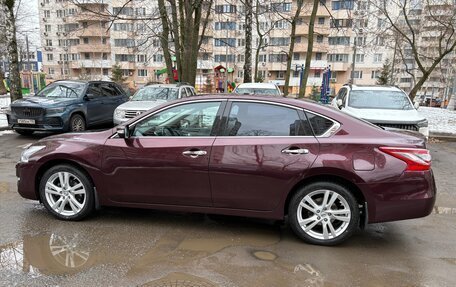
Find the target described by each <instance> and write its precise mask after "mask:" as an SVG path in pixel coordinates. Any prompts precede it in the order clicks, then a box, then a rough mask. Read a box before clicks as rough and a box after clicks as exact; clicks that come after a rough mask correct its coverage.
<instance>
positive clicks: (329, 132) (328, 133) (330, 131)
mask: <svg viewBox="0 0 456 287" xmlns="http://www.w3.org/2000/svg"><path fill="white" fill-rule="evenodd" d="M304 111H305V112H306V113H310V114H314V115H316V116H319V117H322V118H325V119H327V120H330V121H332V122H333V124H332V126H331V127H329V128H328V129H327V130H326V132H324V133H323V134H322V135H319V136H315V137H316V138H329V137H331V136H333V135H334V134H335V133H337V132H338V131H339V129H340V127H341V124H340V123H339V122H338V121H336V120H334V119H332V118H330V117H327V116H325V115H322V114H320V113H316V112H314V111H309V110H308V109H304Z"/></svg>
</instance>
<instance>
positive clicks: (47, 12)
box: [44, 10, 51, 18]
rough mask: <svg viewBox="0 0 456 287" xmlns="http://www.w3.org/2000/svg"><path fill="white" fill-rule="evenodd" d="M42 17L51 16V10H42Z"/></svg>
mask: <svg viewBox="0 0 456 287" xmlns="http://www.w3.org/2000/svg"><path fill="white" fill-rule="evenodd" d="M44 18H51V11H49V10H44Z"/></svg>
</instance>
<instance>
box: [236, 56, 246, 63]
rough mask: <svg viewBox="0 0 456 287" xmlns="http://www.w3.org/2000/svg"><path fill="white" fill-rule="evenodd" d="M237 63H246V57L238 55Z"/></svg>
mask: <svg viewBox="0 0 456 287" xmlns="http://www.w3.org/2000/svg"><path fill="white" fill-rule="evenodd" d="M237 61H238V62H244V61H245V55H243V54H238V55H237Z"/></svg>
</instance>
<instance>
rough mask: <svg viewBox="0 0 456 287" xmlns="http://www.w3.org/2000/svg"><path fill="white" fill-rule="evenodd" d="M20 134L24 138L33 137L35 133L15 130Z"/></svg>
mask: <svg viewBox="0 0 456 287" xmlns="http://www.w3.org/2000/svg"><path fill="white" fill-rule="evenodd" d="M15 131H16V132H17V133H18V134H20V135H23V136H29V135H32V134H33V132H34V131H31V130H15Z"/></svg>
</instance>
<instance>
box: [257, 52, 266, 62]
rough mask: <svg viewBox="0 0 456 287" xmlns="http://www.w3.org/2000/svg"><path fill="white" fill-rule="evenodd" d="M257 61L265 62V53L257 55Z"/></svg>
mask: <svg viewBox="0 0 456 287" xmlns="http://www.w3.org/2000/svg"><path fill="white" fill-rule="evenodd" d="M258 62H260V63H261V62H262V63H265V62H266V55H264V54H260V55H258Z"/></svg>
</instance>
